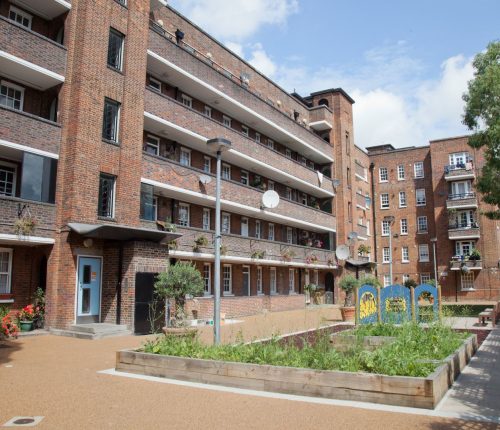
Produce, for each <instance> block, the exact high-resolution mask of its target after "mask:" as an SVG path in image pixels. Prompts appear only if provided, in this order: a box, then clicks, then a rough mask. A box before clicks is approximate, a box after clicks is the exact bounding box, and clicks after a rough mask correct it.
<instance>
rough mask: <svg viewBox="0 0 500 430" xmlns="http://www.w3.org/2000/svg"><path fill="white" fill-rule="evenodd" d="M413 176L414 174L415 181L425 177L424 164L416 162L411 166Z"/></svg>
mask: <svg viewBox="0 0 500 430" xmlns="http://www.w3.org/2000/svg"><path fill="white" fill-rule="evenodd" d="M413 174H414V177H415V179H422V178H424V177H425V173H424V162H423V161H417V162H416V163H415V164H414V165H413Z"/></svg>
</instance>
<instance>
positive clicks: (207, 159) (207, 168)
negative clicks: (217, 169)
mask: <svg viewBox="0 0 500 430" xmlns="http://www.w3.org/2000/svg"><path fill="white" fill-rule="evenodd" d="M211 170H212V169H211V161H210V157H207V156H205V157H203V171H204V172H206V173H210V172H211Z"/></svg>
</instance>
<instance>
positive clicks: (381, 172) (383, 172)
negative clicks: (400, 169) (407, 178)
mask: <svg viewBox="0 0 500 430" xmlns="http://www.w3.org/2000/svg"><path fill="white" fill-rule="evenodd" d="M378 181H379V182H389V170H388V169H387V167H379V168H378Z"/></svg>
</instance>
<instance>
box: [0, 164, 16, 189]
mask: <svg viewBox="0 0 500 430" xmlns="http://www.w3.org/2000/svg"><path fill="white" fill-rule="evenodd" d="M2 166H3V167H6V168H9V169H12V170H14V171H13V172H12V194H10V195H7V194H0V196H7V197H15V195H16V188H17V164H14V163H9V162H7V161H1V160H0V169H1V168H2Z"/></svg>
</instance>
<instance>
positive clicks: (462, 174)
mask: <svg viewBox="0 0 500 430" xmlns="http://www.w3.org/2000/svg"><path fill="white" fill-rule="evenodd" d="M475 177H476V174H475V172H474V166H473V164H472V162H468V163H459V164H452V165H449V166H445V167H444V178H445V180H447V181H455V180H463V179H474V178H475Z"/></svg>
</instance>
